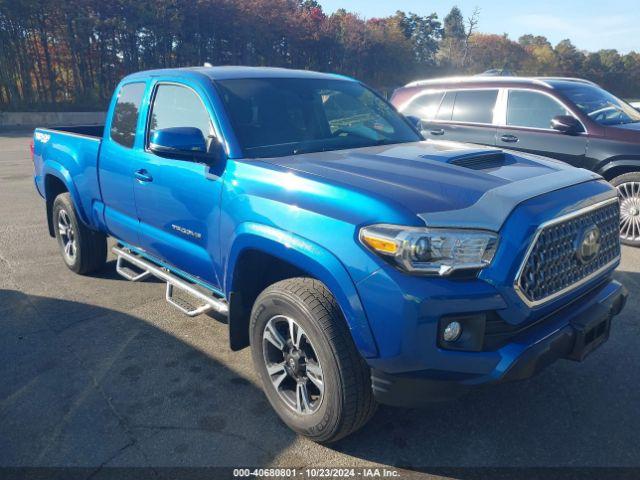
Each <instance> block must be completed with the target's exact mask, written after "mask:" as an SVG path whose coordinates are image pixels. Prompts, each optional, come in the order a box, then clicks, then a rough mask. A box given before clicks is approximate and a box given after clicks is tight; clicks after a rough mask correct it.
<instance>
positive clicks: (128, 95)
mask: <svg viewBox="0 0 640 480" xmlns="http://www.w3.org/2000/svg"><path fill="white" fill-rule="evenodd" d="M145 88H146V85H145V84H144V83H128V84H126V85H123V87H122V88H121V89H120V93H118V100H117V102H116V107H115V110H114V111H113V118H112V120H111V133H110V135H111V139H112V140H113V141H114V142H116V143H119V144H120V145H122V146H123V147H127V148H131V147H133V143H134V142H135V139H136V127H137V124H138V113H139V112H140V104H141V103H142V96H143V95H144V90H145Z"/></svg>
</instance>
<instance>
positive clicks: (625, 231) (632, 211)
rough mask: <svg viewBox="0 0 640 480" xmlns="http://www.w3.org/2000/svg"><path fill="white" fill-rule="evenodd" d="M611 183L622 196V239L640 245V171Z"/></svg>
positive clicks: (626, 174) (632, 244) (623, 241)
mask: <svg viewBox="0 0 640 480" xmlns="http://www.w3.org/2000/svg"><path fill="white" fill-rule="evenodd" d="M611 184H612V185H613V186H615V187H616V188H617V190H618V197H619V198H620V241H621V242H622V243H624V244H625V245H631V246H633V247H639V246H640V172H631V173H625V174H624V175H620V176H618V177H616V178H614V179H613V180H611Z"/></svg>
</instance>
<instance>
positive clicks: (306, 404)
mask: <svg viewBox="0 0 640 480" xmlns="http://www.w3.org/2000/svg"><path fill="white" fill-rule="evenodd" d="M250 328H251V332H250V333H251V350H252V356H253V362H254V365H255V367H256V370H257V371H258V374H259V375H260V378H261V380H262V383H263V386H264V391H265V394H266V396H267V398H268V400H269V403H271V406H272V407H273V408H274V410H275V411H276V413H277V414H278V415H279V416H280V418H281V419H282V420H283V421H284V422H285V423H286V424H287V425H288V426H289V427H290V428H292V429H293V430H295V431H296V432H298V433H300V434H301V435H304V436H306V437H309V438H310V439H312V440H314V441H316V442H332V441H335V440H338V439H340V438H342V437H344V436H346V435H349V434H350V433H352V432H354V431H355V430H357V429H359V428H360V427H362V426H363V425H364V424H365V423H366V422H367V421H368V420H369V418H370V417H371V416H372V415H373V413H374V411H375V406H376V404H375V400H374V398H373V393H372V390H371V379H370V371H369V367H368V366H367V364H366V363H365V361H364V360H363V358H362V357H361V356H360V354H359V353H358V351H357V349H356V346H355V344H354V343H353V339H352V338H351V334H350V332H349V330H348V328H347V325H346V323H345V320H344V318H343V317H342V314H341V312H340V309H339V307H338V305H337V303H336V301H335V299H334V297H333V296H332V295H331V293H330V292H329V290H328V289H327V288H326V287H325V286H324V285H323V284H322V283H321V282H319V281H317V280H313V279H311V278H292V279H288V280H283V281H281V282H278V283H275V284H273V285H271V286H270V287H268V288H267V289H266V290H265V291H263V292H262V293H261V294H260V295H259V296H258V298H257V299H256V302H255V304H254V307H253V310H252V313H251V324H250Z"/></svg>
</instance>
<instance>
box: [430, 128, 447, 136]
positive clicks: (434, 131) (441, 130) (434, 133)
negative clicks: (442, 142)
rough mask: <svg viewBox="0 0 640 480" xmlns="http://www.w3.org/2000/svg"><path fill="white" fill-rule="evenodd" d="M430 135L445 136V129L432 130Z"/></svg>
mask: <svg viewBox="0 0 640 480" xmlns="http://www.w3.org/2000/svg"><path fill="white" fill-rule="evenodd" d="M429 133H430V134H431V135H444V129H443V128H439V129H437V130H431V131H430V132H429Z"/></svg>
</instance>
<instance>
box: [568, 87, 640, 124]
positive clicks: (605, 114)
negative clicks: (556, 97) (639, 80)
mask: <svg viewBox="0 0 640 480" xmlns="http://www.w3.org/2000/svg"><path fill="white" fill-rule="evenodd" d="M557 88H558V90H560V91H561V92H562V93H563V94H564V95H565V96H567V97H568V98H569V100H571V101H572V102H573V103H575V104H576V106H577V107H578V108H579V109H580V110H582V111H583V112H584V113H585V114H587V115H588V116H589V118H591V120H593V121H595V122H598V123H599V124H600V125H620V124H623V123H634V122H640V112H638V111H637V110H636V109H635V108H633V107H632V106H631V105H629V104H628V103H626V102H623V101H622V100H620V99H619V98H617V97H614V96H613V95H611V94H610V93H609V92H607V91H606V90H603V89H602V88H600V87H596V86H594V85H571V86H560V87H557Z"/></svg>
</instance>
